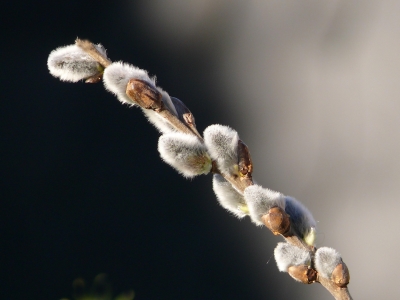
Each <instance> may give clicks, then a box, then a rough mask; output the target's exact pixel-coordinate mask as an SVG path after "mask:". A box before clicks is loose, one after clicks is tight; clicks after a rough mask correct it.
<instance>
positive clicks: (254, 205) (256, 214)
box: [244, 184, 285, 226]
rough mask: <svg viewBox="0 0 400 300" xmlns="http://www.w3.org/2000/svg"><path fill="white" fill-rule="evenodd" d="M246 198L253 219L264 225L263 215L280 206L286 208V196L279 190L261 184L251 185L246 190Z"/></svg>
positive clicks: (256, 222)
mask: <svg viewBox="0 0 400 300" xmlns="http://www.w3.org/2000/svg"><path fill="white" fill-rule="evenodd" d="M244 198H245V200H246V203H247V206H248V208H249V212H250V217H251V220H252V221H253V222H254V223H255V224H257V225H259V226H261V225H264V223H263V221H262V219H261V217H262V216H263V215H265V214H267V213H268V211H269V210H270V209H271V208H272V207H274V206H278V207H280V208H282V209H285V197H284V195H282V194H281V193H279V192H275V191H272V190H270V189H266V188H263V187H262V186H260V185H256V184H255V185H251V186H249V187H247V188H246V189H245V190H244Z"/></svg>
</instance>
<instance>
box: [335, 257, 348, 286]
mask: <svg viewBox="0 0 400 300" xmlns="http://www.w3.org/2000/svg"><path fill="white" fill-rule="evenodd" d="M332 281H333V282H334V283H335V284H336V285H337V286H338V287H345V286H347V285H348V284H349V282H350V272H349V269H348V268H347V266H346V264H345V263H344V262H342V263H341V264H338V265H337V266H336V268H335V269H334V270H333V272H332Z"/></svg>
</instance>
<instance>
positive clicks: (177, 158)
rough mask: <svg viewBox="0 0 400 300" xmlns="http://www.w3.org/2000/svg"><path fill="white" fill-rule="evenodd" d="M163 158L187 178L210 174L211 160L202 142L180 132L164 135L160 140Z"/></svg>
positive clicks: (160, 150) (159, 145) (159, 147)
mask: <svg viewBox="0 0 400 300" xmlns="http://www.w3.org/2000/svg"><path fill="white" fill-rule="evenodd" d="M158 151H159V152H160V155H161V158H162V159H163V160H164V161H165V162H166V163H167V164H169V165H171V166H172V167H174V168H175V169H176V170H177V171H178V172H179V173H181V174H182V175H183V176H185V177H194V176H196V175H200V174H208V173H209V172H210V170H211V158H210V156H209V155H208V153H207V148H206V147H205V146H204V144H203V143H201V142H200V140H199V139H198V138H197V137H195V136H193V135H188V134H184V133H180V132H174V133H168V134H164V135H162V136H161V137H160V139H159V140H158Z"/></svg>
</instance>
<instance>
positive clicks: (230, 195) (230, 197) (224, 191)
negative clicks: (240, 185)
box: [213, 174, 247, 219]
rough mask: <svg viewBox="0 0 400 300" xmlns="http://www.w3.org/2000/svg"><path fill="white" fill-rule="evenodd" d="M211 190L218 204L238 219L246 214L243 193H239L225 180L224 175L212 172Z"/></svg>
mask: <svg viewBox="0 0 400 300" xmlns="http://www.w3.org/2000/svg"><path fill="white" fill-rule="evenodd" d="M213 190H214V193H215V195H216V196H217V199H218V202H219V204H220V205H221V206H222V207H223V208H225V209H226V210H228V211H229V212H231V213H232V214H233V215H234V216H236V217H238V218H239V219H241V218H243V217H245V216H246V215H247V213H246V212H245V211H244V208H245V207H247V206H246V201H245V200H244V197H243V195H241V194H239V193H238V192H237V191H236V190H235V189H234V188H233V187H232V184H231V183H230V182H228V181H226V180H225V179H224V177H222V176H221V175H219V174H214V176H213Z"/></svg>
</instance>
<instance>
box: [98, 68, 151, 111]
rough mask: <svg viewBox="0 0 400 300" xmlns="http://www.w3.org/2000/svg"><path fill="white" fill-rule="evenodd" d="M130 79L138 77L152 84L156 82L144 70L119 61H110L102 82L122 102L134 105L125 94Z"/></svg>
mask: <svg viewBox="0 0 400 300" xmlns="http://www.w3.org/2000/svg"><path fill="white" fill-rule="evenodd" d="M130 79H140V80H143V81H146V82H148V83H150V84H151V85H153V86H155V84H156V83H155V80H154V79H152V78H150V77H149V75H148V74H147V72H146V71H145V70H142V69H139V68H137V67H134V66H132V65H130V64H127V63H124V62H121V61H118V62H114V63H112V64H111V65H109V66H108V67H107V68H106V69H105V70H104V75H103V82H104V86H105V88H106V89H107V90H108V91H110V92H111V93H113V94H115V95H116V96H117V98H118V100H119V101H121V102H122V103H126V104H129V105H136V104H135V102H134V101H133V100H132V99H130V98H129V97H128V96H127V95H126V88H127V85H128V82H129V80H130Z"/></svg>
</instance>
